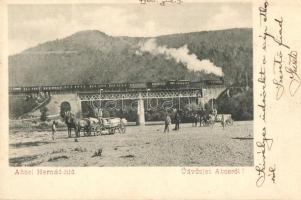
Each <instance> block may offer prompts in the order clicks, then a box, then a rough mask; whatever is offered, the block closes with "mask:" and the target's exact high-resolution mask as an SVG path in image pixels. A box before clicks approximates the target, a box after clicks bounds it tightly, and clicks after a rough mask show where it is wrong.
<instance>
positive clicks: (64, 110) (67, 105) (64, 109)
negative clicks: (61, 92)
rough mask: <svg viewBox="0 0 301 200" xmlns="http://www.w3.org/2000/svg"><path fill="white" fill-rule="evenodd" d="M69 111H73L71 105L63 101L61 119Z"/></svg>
mask: <svg viewBox="0 0 301 200" xmlns="http://www.w3.org/2000/svg"><path fill="white" fill-rule="evenodd" d="M67 111H71V105H70V103H69V102H68V101H63V102H62V103H61V105H60V115H61V117H63V118H64V117H65V113H66V112H67Z"/></svg>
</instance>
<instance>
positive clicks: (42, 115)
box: [40, 106, 48, 122]
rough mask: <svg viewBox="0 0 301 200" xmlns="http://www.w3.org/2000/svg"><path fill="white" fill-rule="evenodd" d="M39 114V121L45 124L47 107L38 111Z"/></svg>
mask: <svg viewBox="0 0 301 200" xmlns="http://www.w3.org/2000/svg"><path fill="white" fill-rule="evenodd" d="M40 112H41V116H40V119H41V121H42V122H45V121H46V120H47V116H48V113H47V112H48V108H47V107H45V106H44V107H42V108H41V109H40Z"/></svg>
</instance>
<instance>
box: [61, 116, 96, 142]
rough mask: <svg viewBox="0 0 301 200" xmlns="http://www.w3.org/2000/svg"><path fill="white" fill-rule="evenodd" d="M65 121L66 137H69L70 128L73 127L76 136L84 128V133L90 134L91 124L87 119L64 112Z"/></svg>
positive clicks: (78, 135)
mask: <svg viewBox="0 0 301 200" xmlns="http://www.w3.org/2000/svg"><path fill="white" fill-rule="evenodd" d="M65 123H66V125H67V127H68V137H71V130H72V128H74V131H75V136H76V137H80V131H81V130H84V135H88V136H90V135H91V124H90V120H89V119H78V118H76V117H75V116H74V115H73V114H71V113H66V114H65Z"/></svg>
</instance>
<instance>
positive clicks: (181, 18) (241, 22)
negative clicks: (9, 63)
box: [8, 2, 252, 55]
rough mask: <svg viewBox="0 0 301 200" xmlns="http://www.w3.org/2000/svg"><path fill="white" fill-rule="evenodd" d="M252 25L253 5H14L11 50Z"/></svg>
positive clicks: (10, 18)
mask: <svg viewBox="0 0 301 200" xmlns="http://www.w3.org/2000/svg"><path fill="white" fill-rule="evenodd" d="M251 27H252V6H251V3H239V2H234V3H183V4H181V5H177V4H175V5H168V6H160V5H143V4H56V5H55V4H54V5H53V4H51V5H50V4H49V5H45V4H44V5H9V7H8V40H9V43H8V46H9V47H8V48H9V54H10V55H12V54H17V53H20V52H21V51H23V50H25V49H27V48H29V47H33V46H36V45H38V44H41V43H44V42H46V41H50V40H55V39H62V38H64V37H67V36H69V35H71V34H73V33H75V32H77V31H82V30H99V31H102V32H104V33H106V34H108V35H111V36H136V37H137V36H138V37H146V36H147V37H152V36H158V35H166V34H173V33H187V32H195V31H207V30H220V29H229V28H251Z"/></svg>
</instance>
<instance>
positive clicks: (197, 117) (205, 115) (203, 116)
mask: <svg viewBox="0 0 301 200" xmlns="http://www.w3.org/2000/svg"><path fill="white" fill-rule="evenodd" d="M210 115H211V116H212V117H213V118H214V119H215V118H216V116H217V109H216V108H213V109H212V110H211V112H207V110H206V109H205V108H202V109H201V110H200V111H199V112H197V113H195V114H194V115H193V124H194V126H197V125H198V122H199V123H200V126H204V125H206V124H207V123H208V120H209V119H210Z"/></svg>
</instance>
